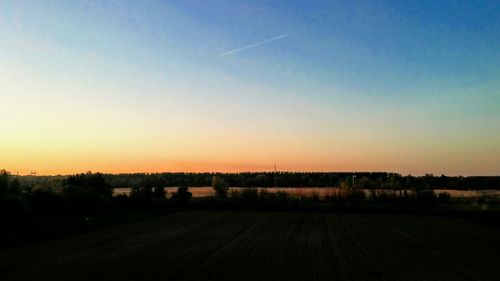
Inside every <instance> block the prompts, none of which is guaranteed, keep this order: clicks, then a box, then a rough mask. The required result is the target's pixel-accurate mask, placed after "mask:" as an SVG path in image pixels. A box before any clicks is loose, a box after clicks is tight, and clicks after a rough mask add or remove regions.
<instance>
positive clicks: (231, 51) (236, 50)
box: [220, 34, 288, 56]
mask: <svg viewBox="0 0 500 281" xmlns="http://www.w3.org/2000/svg"><path fill="white" fill-rule="evenodd" d="M287 36H288V34H282V35H280V36H276V37H273V38H271V39H267V40H264V41H260V42H257V43H253V44H250V45H248V46H245V47H241V48H238V49H234V50H230V51H227V52H224V53H222V54H220V55H221V56H225V55H229V54H234V53H236V52H239V51H243V50H245V49H249V48H253V47H256V46H259V45H262V44H266V43H268V42H271V41H274V40H279V39H282V38H285V37H287Z"/></svg>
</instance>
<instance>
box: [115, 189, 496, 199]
mask: <svg viewBox="0 0 500 281" xmlns="http://www.w3.org/2000/svg"><path fill="white" fill-rule="evenodd" d="M230 189H232V190H242V189H244V188H241V187H231V188H230ZM257 189H265V190H266V191H267V192H270V193H275V192H278V191H285V192H287V193H289V194H290V195H297V196H299V195H300V196H306V197H311V196H312V195H313V194H318V195H319V196H320V197H324V196H325V195H329V194H335V193H336V192H338V190H339V189H338V188H334V187H289V188H288V187H277V188H274V187H269V188H261V187H259V188H257ZM130 191H131V188H128V187H120V188H115V189H114V195H120V194H125V195H129V194H130ZM165 191H166V192H167V196H169V195H170V194H172V193H174V192H176V191H177V187H176V186H175V187H166V188H165ZM189 191H190V192H191V193H192V194H193V197H208V196H214V195H215V192H214V190H213V189H212V187H209V186H205V187H190V188H189ZM364 191H365V192H366V194H367V195H368V196H369V193H370V191H369V190H368V189H364ZM434 192H435V193H442V192H448V193H449V194H450V195H451V196H452V197H455V198H460V197H467V198H473V197H481V196H486V197H500V190H489V189H487V190H455V189H435V190H434Z"/></svg>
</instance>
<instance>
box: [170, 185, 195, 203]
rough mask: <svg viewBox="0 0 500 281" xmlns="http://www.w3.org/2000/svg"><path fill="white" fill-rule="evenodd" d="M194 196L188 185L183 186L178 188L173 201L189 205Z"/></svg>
mask: <svg viewBox="0 0 500 281" xmlns="http://www.w3.org/2000/svg"><path fill="white" fill-rule="evenodd" d="M191 197H193V194H192V193H191V192H189V188H188V187H187V186H186V185H181V186H179V188H177V192H176V193H174V194H173V195H172V199H174V200H178V201H179V202H180V203H187V202H188V201H189V200H191Z"/></svg>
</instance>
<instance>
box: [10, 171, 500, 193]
mask: <svg viewBox="0 0 500 281" xmlns="http://www.w3.org/2000/svg"><path fill="white" fill-rule="evenodd" d="M102 176H103V178H104V179H105V180H106V181H107V182H108V183H109V185H110V186H111V187H112V188H120V187H128V188H142V187H144V186H146V187H147V186H157V187H165V186H181V185H186V186H190V187H201V186H210V185H211V184H212V178H213V177H214V176H216V177H220V178H223V179H224V181H225V182H226V183H227V185H229V186H231V187H274V186H276V187H338V186H340V185H343V184H344V185H345V184H347V185H349V186H352V187H356V188H361V189H399V188H401V189H419V190H421V189H456V190H479V189H500V176H469V177H463V176H445V175H440V176H436V175H433V174H426V175H424V176H412V175H407V176H403V175H401V174H398V173H387V172H357V173H348V172H276V173H274V172H244V173H133V174H102ZM67 177H68V176H61V175H59V176H14V178H16V179H17V180H18V181H19V183H20V184H22V185H24V186H33V187H37V186H38V187H51V188H55V189H61V185H62V184H63V183H64V181H65V180H66V179H67Z"/></svg>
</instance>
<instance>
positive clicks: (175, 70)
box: [0, 0, 500, 175]
mask: <svg viewBox="0 0 500 281" xmlns="http://www.w3.org/2000/svg"><path fill="white" fill-rule="evenodd" d="M286 2H287V5H286V6H283V5H281V4H279V3H278V2H275V1H256V2H253V1H252V2H246V1H230V2H229V3H227V2H224V1H148V2H145V3H139V2H136V1H117V2H115V1H105V2H101V1H96V2H89V3H88V2H87V1H81V2H78V1H53V2H52V1H50V2H48V1H47V2H43V3H42V1H40V2H37V1H35V2H29V1H26V2H25V1H5V2H1V3H0V118H1V120H2V134H1V138H0V169H6V170H8V171H10V172H12V173H19V174H29V173H30V172H32V171H36V172H37V174H40V175H41V174H51V175H53V174H70V173H78V172H85V171H89V170H91V171H96V172H97V171H99V172H105V173H133V172H244V171H272V170H274V165H275V164H276V165H277V168H278V170H280V171H388V172H398V173H401V174H414V175H422V174H425V173H434V174H447V175H499V174H500V79H499V77H500V3H499V2H495V1H451V0H450V1H437V2H438V3H434V1H417V2H413V1H404V2H401V1H376V3H375V2H372V1H347V2H336V3H332V1H314V3H309V2H308V1H306V2H303V1H286ZM416 3H420V4H419V5H417V4H416Z"/></svg>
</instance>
